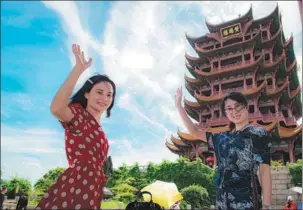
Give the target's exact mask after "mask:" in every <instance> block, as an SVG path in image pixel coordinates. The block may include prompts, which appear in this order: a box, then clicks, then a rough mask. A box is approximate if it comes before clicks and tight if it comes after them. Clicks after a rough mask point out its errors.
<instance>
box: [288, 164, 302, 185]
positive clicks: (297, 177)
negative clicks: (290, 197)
mask: <svg viewBox="0 0 303 210" xmlns="http://www.w3.org/2000/svg"><path fill="white" fill-rule="evenodd" d="M287 167H288V168H289V172H290V174H291V183H292V184H294V185H295V186H299V187H301V186H302V159H298V160H297V162H296V163H287Z"/></svg>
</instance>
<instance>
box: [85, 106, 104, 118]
mask: <svg viewBox="0 0 303 210" xmlns="http://www.w3.org/2000/svg"><path fill="white" fill-rule="evenodd" d="M86 110H87V111H88V112H89V113H90V114H91V115H92V116H93V117H94V118H95V119H96V120H97V122H100V119H101V115H102V112H99V111H97V110H95V109H94V108H92V107H89V106H87V107H86Z"/></svg>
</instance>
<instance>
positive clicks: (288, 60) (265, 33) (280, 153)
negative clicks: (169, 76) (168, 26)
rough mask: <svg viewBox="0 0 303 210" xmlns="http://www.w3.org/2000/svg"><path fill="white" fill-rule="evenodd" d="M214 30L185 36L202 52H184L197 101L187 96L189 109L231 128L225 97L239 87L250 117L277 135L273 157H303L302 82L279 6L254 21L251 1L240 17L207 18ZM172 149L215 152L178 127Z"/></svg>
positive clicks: (204, 121)
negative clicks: (223, 108)
mask: <svg viewBox="0 0 303 210" xmlns="http://www.w3.org/2000/svg"><path fill="white" fill-rule="evenodd" d="M206 26H207V28H208V30H209V33H207V34H205V35H204V36H201V37H191V36H189V35H187V34H186V38H187V40H188V42H189V44H190V45H191V47H192V48H193V49H194V50H195V52H196V53H197V57H191V56H189V55H187V54H186V55H185V57H186V60H187V63H186V68H187V70H188V71H189V73H190V76H186V75H185V76H184V77H185V87H186V89H187V91H188V92H189V93H190V94H191V95H192V96H193V97H194V98H195V99H196V101H189V100H187V99H185V100H184V107H185V110H186V112H187V114H188V115H189V116H190V117H191V118H192V119H194V120H195V121H196V123H197V126H198V127H199V128H200V129H202V130H204V129H206V131H208V132H212V133H217V132H224V131H228V130H229V120H228V119H227V117H225V116H224V115H223V113H222V112H221V110H220V103H221V100H222V99H223V97H224V96H225V95H226V94H227V93H229V92H232V91H239V92H242V93H243V94H244V95H246V97H247V99H248V110H249V120H250V122H251V123H252V124H254V125H256V126H262V127H264V128H265V129H266V130H268V131H270V132H271V133H272V135H273V136H275V137H276V138H274V139H275V141H274V142H272V159H273V160H281V161H282V162H283V163H286V162H294V161H295V160H296V159H298V158H301V157H302V139H301V138H302V124H301V125H298V123H297V120H298V119H299V118H301V117H302V101H301V87H300V84H299V79H298V73H297V62H296V58H295V54H294V48H293V37H292V36H291V37H289V38H288V39H285V36H284V33H283V28H282V24H281V13H280V12H279V7H278V5H277V6H276V8H275V9H274V11H272V13H271V14H269V15H268V16H266V17H264V18H261V19H257V20H254V19H253V13H252V6H251V7H250V9H249V11H248V12H247V13H246V14H244V15H242V16H239V17H238V18H237V19H234V20H231V21H228V22H224V23H221V24H217V25H215V24H211V23H209V22H207V21H206ZM177 135H178V136H177V137H174V136H171V139H170V141H166V143H165V144H166V146H167V148H168V149H169V150H170V151H171V152H173V153H175V154H177V155H179V156H184V157H187V158H189V159H191V160H194V159H195V158H201V159H202V160H203V161H205V160H206V159H207V158H208V157H210V156H214V155H213V153H211V152H209V151H208V150H207V146H206V144H205V143H204V142H203V141H202V140H200V139H196V138H195V137H193V136H191V135H190V134H187V133H184V132H181V131H180V130H179V131H178V132H177Z"/></svg>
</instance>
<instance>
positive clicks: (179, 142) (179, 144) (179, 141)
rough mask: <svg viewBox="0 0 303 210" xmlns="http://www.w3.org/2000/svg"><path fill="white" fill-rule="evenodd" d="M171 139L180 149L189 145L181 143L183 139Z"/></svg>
mask: <svg viewBox="0 0 303 210" xmlns="http://www.w3.org/2000/svg"><path fill="white" fill-rule="evenodd" d="M170 139H171V141H172V142H173V143H174V144H175V145H178V146H180V147H188V145H187V144H185V143H184V142H183V141H181V139H177V138H175V137H173V136H171V137H170Z"/></svg>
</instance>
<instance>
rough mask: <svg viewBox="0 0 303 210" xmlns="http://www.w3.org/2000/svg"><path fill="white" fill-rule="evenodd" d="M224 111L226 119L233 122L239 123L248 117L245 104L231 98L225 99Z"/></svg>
mask: <svg viewBox="0 0 303 210" xmlns="http://www.w3.org/2000/svg"><path fill="white" fill-rule="evenodd" d="M224 111H225V114H226V116H227V117H228V119H229V120H230V121H231V122H233V123H235V124H241V123H243V122H245V121H247V119H248V110H247V108H246V107H245V105H243V104H241V103H238V102H237V101H234V100H232V99H227V100H226V101H225V107H224Z"/></svg>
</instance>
